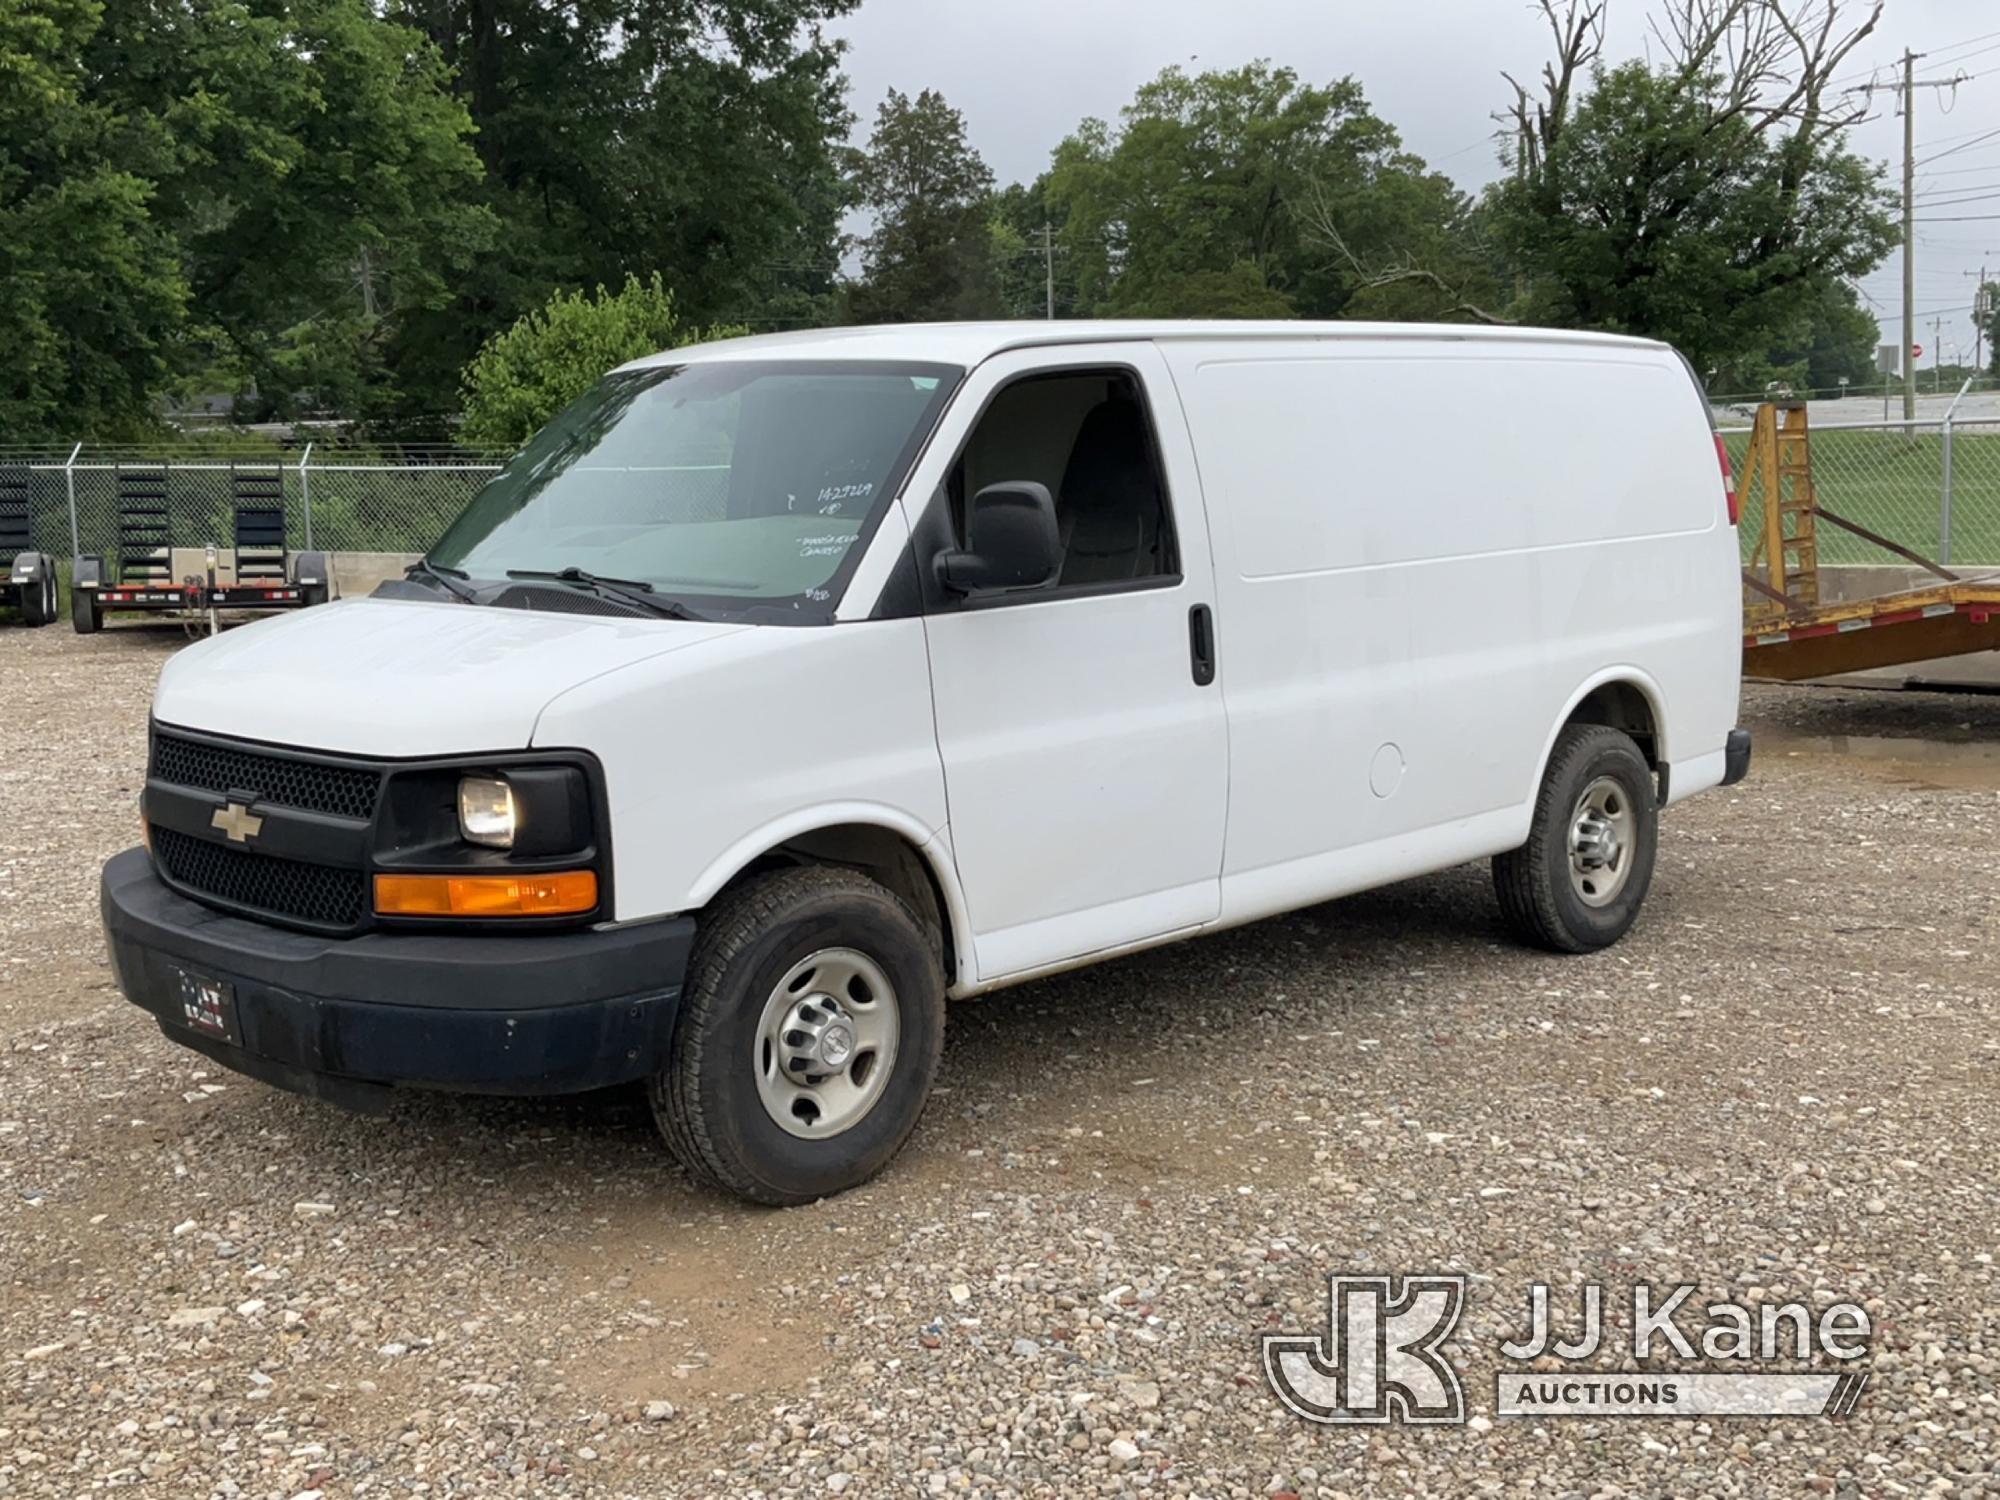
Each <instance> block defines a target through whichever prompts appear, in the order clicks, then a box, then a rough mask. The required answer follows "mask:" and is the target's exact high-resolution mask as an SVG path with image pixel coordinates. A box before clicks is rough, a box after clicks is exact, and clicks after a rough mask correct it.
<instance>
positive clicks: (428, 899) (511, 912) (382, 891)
mask: <svg viewBox="0 0 2000 1500" xmlns="http://www.w3.org/2000/svg"><path fill="white" fill-rule="evenodd" d="M596 906H597V874H596V872H595V871H593V870H562V871H559V872H557V873H555V874H553V875H377V876H376V877H375V910H376V912H377V913H378V914H379V915H381V916H385V917H561V916H575V915H576V914H578V913H579V912H586V911H592V910H594V909H595V908H596Z"/></svg>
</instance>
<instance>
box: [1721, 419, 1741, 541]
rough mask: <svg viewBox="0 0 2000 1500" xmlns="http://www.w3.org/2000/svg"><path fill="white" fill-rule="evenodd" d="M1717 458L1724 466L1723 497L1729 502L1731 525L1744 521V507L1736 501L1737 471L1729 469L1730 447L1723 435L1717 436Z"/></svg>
mask: <svg viewBox="0 0 2000 1500" xmlns="http://www.w3.org/2000/svg"><path fill="white" fill-rule="evenodd" d="M1715 458H1716V462H1718V463H1720V464H1721V465H1722V496H1723V498H1724V499H1725V500H1727V501H1728V502H1729V524H1730V525H1731V526H1734V525H1736V523H1737V522H1738V521H1739V520H1741V519H1742V506H1741V504H1740V503H1739V502H1738V501H1737V499H1736V471H1735V470H1734V469H1732V468H1730V467H1729V445H1728V444H1727V443H1725V442H1723V440H1722V434H1721V433H1719V432H1718V433H1717V434H1716V435H1715Z"/></svg>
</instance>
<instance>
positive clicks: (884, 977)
mask: <svg viewBox="0 0 2000 1500" xmlns="http://www.w3.org/2000/svg"><path fill="white" fill-rule="evenodd" d="M943 1041H944V974H943V970H942V967H941V965H940V962H939V957H938V952H937V944H936V942H935V941H934V940H933V938H932V937H931V935H930V933H929V932H928V931H927V930H926V929H925V927H924V925H923V924H922V923H921V922H920V921H919V920H918V919H917V917H916V915H915V913H913V912H912V911H911V910H910V909H909V907H908V906H906V905H904V903H903V902H902V901H901V900H900V899H899V898H897V897H896V896H895V895H893V894H892V893H891V892H889V891H888V890H885V889H884V888H883V887H881V886H879V885H877V884H876V883H875V882H874V881H872V880H869V879H868V878H867V877H865V876H863V875H860V874H858V873H856V872H854V871H851V870H839V869H823V868H801V869H795V870H783V871H779V872H777V873H775V874H770V875H764V876H759V877H757V878H755V879H753V880H751V881H748V882H746V883H745V884H743V885H742V886H740V887H738V888H737V889H736V890H734V891H732V892H730V893H728V894H727V895H725V896H723V897H721V898H720V899H719V900H718V901H717V903H716V904H715V906H714V908H713V909H712V910H711V911H710V912H709V913H708V914H706V915H705V916H704V918H703V921H702V928H701V932H700V934H699V936H698V937H697V938H696V941H695V951H694V955H693V958H692V960H691V961H690V963H689V966H688V981H687V987H686V990H685V992H684V993H683V995H682V997H681V1010H680V1015H679V1017H678V1019H677V1020H676V1022H675V1026H674V1039H673V1048H672V1051H671V1053H670V1054H669V1056H668V1059H667V1063H666V1065H665V1066H664V1067H663V1068H662V1069H661V1070H660V1072H659V1073H658V1074H657V1075H656V1076H655V1077H654V1079H653V1085H652V1099H653V1113H654V1117H655V1118H656V1119H657V1120H658V1121H659V1124H660V1129H661V1131H662V1133H663V1134H664V1135H665V1136H666V1138H667V1143H668V1145H669V1146H671V1147H672V1148H673V1152H674V1155H675V1156H676V1157H678V1158H679V1159H680V1161H681V1162H682V1164H683V1165H685V1166H686V1167H687V1168H688V1169H689V1170H690V1171H691V1172H693V1173H695V1175H697V1176H699V1177H701V1178H703V1179H704V1180H706V1181H708V1182H710V1183H713V1184H715V1185H716V1186H718V1187H722V1188H725V1189H727V1190H728V1191H730V1192H732V1193H735V1194H737V1195H739V1196H741V1197H744V1198H749V1199H751V1200H752V1201H754V1202H758V1203H771V1204H786V1203H808V1202H811V1201H812V1200H813V1199H815V1198H823V1197H825V1196H827V1195H828V1194H831V1193H838V1192H841V1191H843V1190H844V1189H846V1188H850V1187H854V1186H855V1185H857V1184H859V1183H862V1182H865V1181H867V1180H868V1179H869V1178H870V1177H872V1176H874V1175H875V1173H876V1172H878V1171H880V1170H881V1169H882V1167H883V1166H884V1165H886V1164H887V1162H888V1161H889V1159H890V1158H891V1157H892V1156H894V1155H895V1154H896V1152H897V1151H898V1150H899V1149H900V1148H901V1146H902V1144H903V1142H904V1140H905V1139H907V1138H908V1136H909V1133H910V1131H911V1130H912V1129H913V1128H914V1127H915V1125H916V1123H917V1117H918V1116H919V1115H920V1114H921V1113H922V1112H923V1107H924V1100H925V1099H926V1097H927V1096H928V1095H929V1093H930V1086H931V1080H932V1078H933V1077H934V1076H935V1075H936V1072H937V1063H938V1055H939V1052H940V1050H941V1048H942V1045H943Z"/></svg>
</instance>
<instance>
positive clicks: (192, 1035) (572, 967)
mask: <svg viewBox="0 0 2000 1500" xmlns="http://www.w3.org/2000/svg"><path fill="white" fill-rule="evenodd" d="M99 900H100V904H101V906H102V909H103V915H104V932H105V936H106V938H107V939H108V940H109V943H110V948H111V963H112V967H113V969H114V970H115V971H116V973H117V976H118V984H119V988H121V989H122V990H124V992H125V996H126V998H127V999H129V1000H130V1001H132V1003H133V1004H135V1005H138V1006H140V1007H142V1008H143V1009H145V1010H148V1011H150V1012H152V1014H153V1015H154V1016H155V1017H156V1018H157V1019H158V1020H159V1023H160V1029H161V1030H162V1031H163V1032H165V1033H166V1034H167V1036H169V1037H171V1038H172V1039H173V1040H174V1041H176V1042H179V1043H181V1044H182V1045H183V1046H187V1047H192V1048H193V1049H195V1050H196V1051H198V1052H201V1053H203V1054H205V1055H206V1056H208V1057H211V1058H213V1059H214V1060H215V1061H217V1062H219V1063H222V1064H224V1065H225V1066H227V1067H230V1068H234V1069H235V1070H237V1071H238V1072H241V1073H247V1074H249V1075H250V1076H252V1077H254V1078H260V1079H263V1080H264V1081H265V1082H267V1083H272V1084H275V1085H277V1086H278V1087H281V1088H288V1089H291V1090H293V1091H294V1092H297V1093H305V1094H312V1095H315V1096H317V1097H321V1098H326V1099H330V1100H332V1101H333V1102H335V1103H339V1104H344V1105H347V1106H349V1107H350V1108H358V1109H370V1108H379V1107H381V1106H382V1105H383V1104H384V1103H385V1102H386V1100H387V1096H388V1092H389V1090H390V1089H391V1088H399V1087H400V1088H425V1089H443V1090H449V1091H454V1092H461V1093H480V1094H517V1095H527V1094H571V1093H581V1092H583V1091H584V1090H587V1089H594V1088H603V1087H607V1086H609V1085H612V1084H619V1083H628V1082H630V1081H632V1080H633V1079H637V1078H643V1077H646V1076H647V1075H648V1074H651V1073H653V1072H655V1071H657V1070H658V1068H659V1067H660V1065H661V1063H662V1062H663V1061H664V1060H665V1056H666V1051H667V1046H668V1042H669V1039H670V1037H671V1035H672V1031H673V1022H674V1015H675V1012H676V1010H677V1008H678V1006H679V1003H680V993H681V982H682V977H683V975H684V973H685V971H686V968H687V959H688V950H689V948H690V947H691V946H692V944H693V941H694V920H693V918H691V917H665V918H662V919H660V920H659V921H656V922H646V923H641V924H636V925H634V926H630V927H618V928H610V929H601V928H600V929H592V930H585V931H580V932H579V931H571V932H560V933H547V934H527V935H516V934H478V933H473V934H467V935H464V936H459V935H456V934H452V935H432V934H429V933H368V934H364V935H362V936H360V937H352V938H328V937H315V936H312V935H310V934H306V933H299V932H291V931H287V930H284V929H282V928H277V927H271V926H267V925H266V924H264V923H262V922H253V921H249V920H247V919H245V918H242V917H233V916H229V915H227V914H225V913H222V912H218V911H215V910H213V909H211V908H209V907H206V906H203V905H201V904H199V903H197V902H194V901H190V900H188V899H187V898H186V897H184V896H181V895H180V894H178V893H177V892H175V891H172V890H169V889H168V888H167V886H166V885H165V884H163V883H162V882H161V881H160V879H159V877H158V876H156V875H155V874H154V873H153V866H152V861H151V859H150V858H149V857H148V856H147V854H146V851H145V850H143V849H130V850H127V851H126V852H125V853H123V854H120V855H118V856H117V857H116V858H114V859H113V860H111V861H110V863H108V864H107V865H105V867H104V875H103V878H102V881H101V883H100V890H99ZM190 982H201V983H205V984H208V985H213V986H218V987H226V992H227V996H228V999H227V1002H226V1003H227V1006H228V1013H229V1014H228V1021H229V1024H228V1025H227V1026H226V1027H225V1028H224V1032H210V1031H198V1030H196V1029H194V1028H193V1026H191V1025H190V1024H189V1022H188V1019H187V1016H186V1011H185V1005H186V985H187V984H188V983H190ZM225 1032H226V1034H225Z"/></svg>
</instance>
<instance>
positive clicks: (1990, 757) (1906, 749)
mask: <svg viewBox="0 0 2000 1500" xmlns="http://www.w3.org/2000/svg"><path fill="white" fill-rule="evenodd" d="M1757 738H1758V744H1757V752H1758V754H1759V755H1761V756H1765V757H1778V756H1784V757H1792V756H1808V755H1810V756H1826V757H1829V758H1833V759H1838V760H1845V761H1855V762H1861V763H1863V764H1864V765H1865V766H1866V767H1867V768H1868V769H1869V770H1870V771H1875V772H1879V773H1881V774H1882V775H1883V776H1884V777H1885V778H1887V779H1890V780H1895V781H1903V782H1909V783H1913V784H1916V785H1920V786H1928V787H1939V788H1946V787H1948V788H1955V789H1961V790H1966V789H1969V790H1974V791H1988V790H2000V740H1996V739H1990V738H1984V737H1982V738H1979V739H1971V738H1936V739H1918V738H1915V737H1913V736H1904V735H1887V734H1786V733H1783V732H1778V733H1772V732H1770V731H1768V730H1765V731H1763V732H1760V733H1759V734H1758V736H1757ZM1752 767H1753V775H1754V767H1755V759H1754V758H1753V761H1752Z"/></svg>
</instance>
